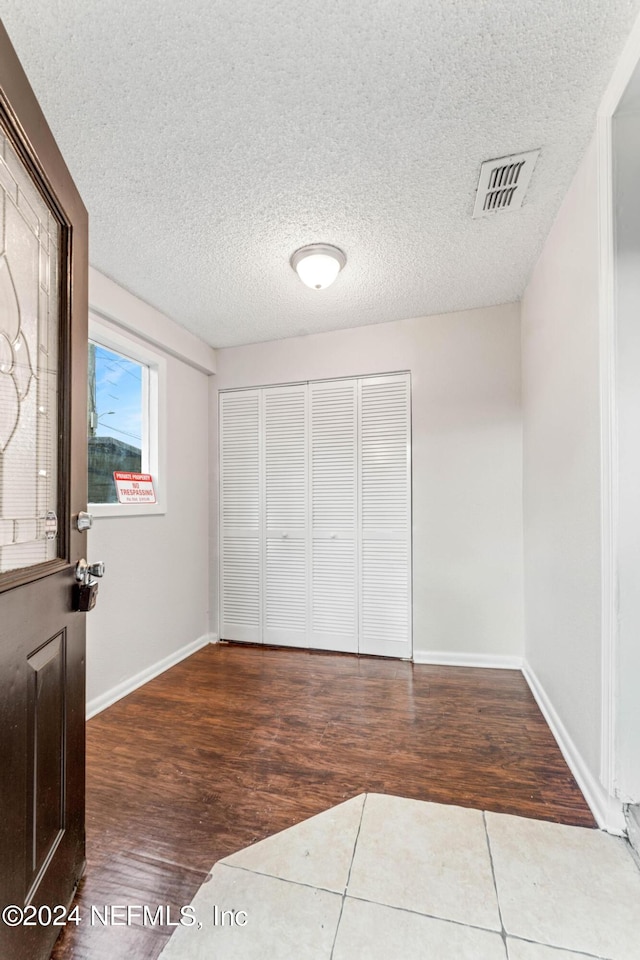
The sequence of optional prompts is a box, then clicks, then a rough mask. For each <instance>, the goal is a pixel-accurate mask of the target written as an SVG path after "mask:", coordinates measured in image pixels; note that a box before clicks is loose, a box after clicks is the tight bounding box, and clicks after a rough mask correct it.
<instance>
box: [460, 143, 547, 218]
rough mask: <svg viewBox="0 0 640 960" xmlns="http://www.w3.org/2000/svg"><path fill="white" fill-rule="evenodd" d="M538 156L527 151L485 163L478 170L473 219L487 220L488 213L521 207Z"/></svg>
mask: <svg viewBox="0 0 640 960" xmlns="http://www.w3.org/2000/svg"><path fill="white" fill-rule="evenodd" d="M539 156H540V151H539V150H530V151H529V153H515V154H513V156H511V157H499V158H498V159H497V160H485V162H484V163H483V164H482V166H481V168H480V180H479V182H478V192H477V193H476V205H475V207H474V208H473V216H474V217H488V216H490V215H491V214H492V213H500V212H501V211H502V210H517V209H518V208H519V207H521V206H522V201H523V200H524V195H525V193H526V191H527V187H528V186H529V181H530V180H531V174H532V173H533V168H534V167H535V165H536V160H537V159H538V157H539Z"/></svg>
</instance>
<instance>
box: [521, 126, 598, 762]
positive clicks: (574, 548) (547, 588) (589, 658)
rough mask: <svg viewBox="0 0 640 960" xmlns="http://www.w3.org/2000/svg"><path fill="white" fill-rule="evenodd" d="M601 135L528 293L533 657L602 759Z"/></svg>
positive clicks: (571, 729)
mask: <svg viewBox="0 0 640 960" xmlns="http://www.w3.org/2000/svg"><path fill="white" fill-rule="evenodd" d="M596 174H597V169H596V150H595V144H594V143H592V144H591V145H590V147H589V149H588V151H587V153H586V156H585V158H584V160H583V162H582V164H581V166H580V169H579V170H578V172H577V174H576V177H575V179H574V181H573V183H572V185H571V187H570V189H569V191H568V193H567V196H566V198H565V200H564V202H563V205H562V207H561V209H560V212H559V214H558V217H557V219H556V222H555V224H554V226H553V228H552V230H551V232H550V234H549V237H548V238H547V241H546V243H545V246H544V249H543V252H542V255H541V257H540V259H539V261H538V264H537V265H536V267H535V269H534V271H533V273H532V276H531V279H530V281H529V284H528V286H527V289H526V292H525V295H524V297H523V301H522V355H523V374H522V376H523V386H522V390H523V443H524V491H523V500H524V546H525V550H524V556H525V655H526V659H527V661H528V664H529V666H530V668H531V669H532V670H533V672H534V673H535V675H536V677H537V679H538V681H539V683H540V684H541V686H542V688H543V690H544V692H545V693H546V695H547V697H548V699H549V701H550V703H551V704H552V706H553V708H554V709H555V712H556V714H557V716H558V717H559V719H560V721H561V723H562V724H563V725H564V727H565V729H566V731H567V733H568V734H569V736H570V738H571V740H572V741H573V744H574V745H575V748H576V749H577V752H578V754H579V756H580V757H581V758H582V761H583V762H584V764H585V765H586V767H587V769H588V771H589V773H590V775H591V777H593V778H594V779H595V780H596V781H597V779H598V776H599V764H600V722H601V702H600V701H601V689H600V684H601V662H600V658H601V624H600V617H601V599H600V589H601V561H600V549H601V544H600V496H601V491H600V411H599V403H600V394H599V317H598V216H597V213H598V211H597V180H596Z"/></svg>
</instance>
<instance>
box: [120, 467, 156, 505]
mask: <svg viewBox="0 0 640 960" xmlns="http://www.w3.org/2000/svg"><path fill="white" fill-rule="evenodd" d="M113 479H114V480H115V483H116V490H117V491H118V503H155V502H156V494H155V490H154V489H153V478H152V476H151V474H150V473H124V472H123V471H122V470H114V471H113Z"/></svg>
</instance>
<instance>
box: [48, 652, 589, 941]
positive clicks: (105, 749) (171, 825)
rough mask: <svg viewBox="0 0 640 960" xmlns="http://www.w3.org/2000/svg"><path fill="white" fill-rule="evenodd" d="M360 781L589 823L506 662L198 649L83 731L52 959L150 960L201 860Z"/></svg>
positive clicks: (322, 804) (192, 887)
mask: <svg viewBox="0 0 640 960" xmlns="http://www.w3.org/2000/svg"><path fill="white" fill-rule="evenodd" d="M365 791H370V792H377V793H389V794H396V795H400V796H404V797H413V798H416V799H419V800H433V801H437V802H439V803H456V804H459V805H461V806H473V807H480V808H484V809H487V810H495V811H497V812H501V813H514V814H519V815H521V816H527V817H536V818H539V819H546V820H555V821H559V822H562V823H569V824H578V825H582V826H588V827H593V826H595V824H594V821H593V818H592V816H591V813H590V812H589V808H588V807H587V805H586V803H585V801H584V799H583V797H582V795H581V793H580V791H579V789H578V787H577V785H576V783H575V781H574V780H573V777H572V776H571V774H570V772H569V770H568V768H567V766H566V764H565V762H564V759H563V758H562V755H561V753H560V751H559V749H558V747H557V745H556V743H555V740H554V739H553V736H552V735H551V732H550V731H549V729H548V727H547V725H546V723H545V721H544V719H543V718H542V715H541V714H540V711H539V710H538V707H537V706H536V704H535V701H534V700H533V697H532V696H531V693H530V692H529V689H528V687H527V684H526V683H525V680H524V678H523V677H522V675H521V674H520V673H519V672H518V671H505V670H473V669H467V668H460V667H430V666H421V665H420V666H418V665H413V664H410V663H404V662H399V661H391V660H378V659H372V658H358V657H354V656H348V655H339V654H323V653H319V652H309V651H298V650H273V649H269V648H260V647H242V646H235V645H225V644H220V645H216V646H209V647H205V648H203V649H202V650H200V651H198V652H197V653H196V654H194V655H193V656H191V657H189V659H188V660H185V661H183V662H182V663H180V664H178V665H177V666H175V667H173V668H172V669H171V670H168V671H167V672H166V673H164V674H162V676H160V677H157V678H156V679H155V680H152V681H151V682H150V683H148V684H146V685H145V686H144V687H142V688H141V689H140V690H137V691H136V692H135V693H132V694H131V695H130V696H128V697H126V698H125V699H124V700H121V701H119V702H118V703H116V704H114V705H113V706H112V707H109V709H108V710H105V711H104V712H103V713H102V714H100V715H99V716H97V717H95V718H94V719H93V720H91V721H90V722H89V723H88V725H87V855H88V864H87V872H86V877H85V879H84V880H83V882H82V884H81V887H80V890H79V893H78V898H77V903H78V905H79V908H80V913H81V916H82V917H83V922H82V924H81V925H80V926H79V927H77V928H72V927H69V928H67V929H66V930H65V931H64V932H63V935H62V937H61V938H60V939H59V940H58V943H57V945H56V949H55V951H54V954H53V956H54V958H55V960H119V958H120V957H122V958H125V957H127V958H133V960H136V958H139V960H155V958H156V957H157V956H158V955H159V953H160V951H161V950H162V947H163V946H164V943H165V942H166V939H167V937H168V936H169V935H170V934H171V932H172V930H171V928H167V927H162V928H159V927H155V928H154V927H143V926H141V925H133V926H115V927H107V928H103V927H101V926H99V925H93V926H92V925H91V923H90V907H91V905H96V906H101V905H103V904H111V905H113V904H127V903H130V904H142V905H145V904H146V905H149V906H154V907H155V906H156V905H158V904H163V905H167V904H168V905H170V906H171V908H172V909H173V912H174V914H175V913H176V912H177V909H178V908H179V907H180V906H181V905H182V904H187V903H189V901H190V900H191V898H192V897H193V895H194V893H195V892H196V890H197V889H198V887H199V886H200V884H201V883H202V882H203V881H204V880H205V878H206V876H207V873H208V871H209V869H210V867H211V866H212V864H213V863H214V862H215V861H216V860H218V859H220V858H221V857H224V856H227V855H228V854H230V853H232V852H233V851H235V850H238V849H240V848H241V847H244V846H247V845H248V844H250V843H253V842H254V841H256V840H259V839H262V838H263V837H266V836H268V835H270V834H273V833H276V832H277V831H279V830H283V829H285V828H286V827H289V826H291V825H292V824H294V823H297V822H299V821H300V820H304V819H306V818H307V817H310V816H313V815H314V814H316V813H319V812H321V811H322V810H325V809H326V808H328V807H330V806H332V805H334V804H336V803H340V802H341V801H342V800H345V799H347V798H349V797H353V796H356V795H357V794H360V793H363V792H365Z"/></svg>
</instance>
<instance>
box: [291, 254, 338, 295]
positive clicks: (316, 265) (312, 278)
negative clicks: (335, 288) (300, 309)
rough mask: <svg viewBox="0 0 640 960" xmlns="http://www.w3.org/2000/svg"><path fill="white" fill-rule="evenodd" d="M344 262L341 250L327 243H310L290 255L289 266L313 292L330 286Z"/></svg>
mask: <svg viewBox="0 0 640 960" xmlns="http://www.w3.org/2000/svg"><path fill="white" fill-rule="evenodd" d="M346 262H347V258H346V256H345V255H344V253H343V252H342V250H340V248H339V247H334V246H332V245H331V244H329V243H310V244H309V246H307V247H300V249H299V250H296V252H295V253H293V254H292V255H291V266H292V267H293V269H294V270H295V271H296V273H297V274H298V276H299V277H300V279H301V280H302V282H303V283H306V285H307V286H308V287H311V288H312V289H313V290H324V288H325V287H329V286H331V284H332V283H333V281H334V280H335V278H336V277H337V276H338V274H339V273H340V271H341V270H342V268H343V267H344V265H345V263H346Z"/></svg>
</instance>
